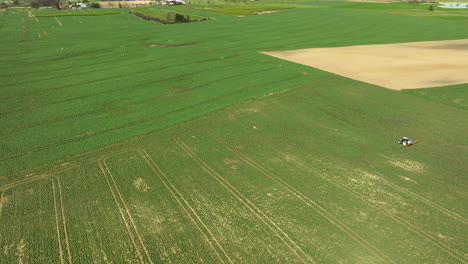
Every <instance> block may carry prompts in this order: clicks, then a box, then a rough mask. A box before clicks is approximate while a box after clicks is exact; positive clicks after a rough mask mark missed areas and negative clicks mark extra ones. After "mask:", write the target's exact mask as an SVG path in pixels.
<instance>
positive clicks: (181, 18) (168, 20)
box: [129, 11, 209, 24]
mask: <svg viewBox="0 0 468 264" xmlns="http://www.w3.org/2000/svg"><path fill="white" fill-rule="evenodd" d="M129 13H130V14H133V15H135V16H137V17H139V18H142V19H144V20H151V21H156V22H159V23H161V24H174V23H188V22H198V21H204V20H208V19H209V18H207V17H203V18H199V19H198V18H197V19H193V18H191V17H190V16H188V15H184V14H179V13H174V12H167V13H166V17H165V18H164V19H163V18H159V17H152V16H148V15H145V14H143V13H139V12H132V11H130V12H129Z"/></svg>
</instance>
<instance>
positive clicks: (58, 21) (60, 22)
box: [54, 17, 63, 27]
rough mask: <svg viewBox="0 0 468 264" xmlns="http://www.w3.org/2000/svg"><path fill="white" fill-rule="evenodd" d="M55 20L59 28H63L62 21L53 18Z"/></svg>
mask: <svg viewBox="0 0 468 264" xmlns="http://www.w3.org/2000/svg"><path fill="white" fill-rule="evenodd" d="M54 18H55V20H56V21H57V24H58V25H59V26H61V27H63V24H62V21H60V20H59V19H58V18H57V17H54Z"/></svg>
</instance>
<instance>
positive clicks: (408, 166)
mask: <svg viewBox="0 0 468 264" xmlns="http://www.w3.org/2000/svg"><path fill="white" fill-rule="evenodd" d="M389 162H390V163H391V164H393V165H395V166H397V167H400V168H402V169H404V170H407V171H411V172H423V171H424V165H423V164H422V163H420V162H417V161H412V160H405V161H403V162H401V161H396V160H394V161H389Z"/></svg>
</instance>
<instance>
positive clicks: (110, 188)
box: [98, 159, 145, 263]
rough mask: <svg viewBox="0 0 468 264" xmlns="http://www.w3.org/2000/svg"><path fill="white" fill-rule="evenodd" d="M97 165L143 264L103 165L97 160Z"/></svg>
mask: <svg viewBox="0 0 468 264" xmlns="http://www.w3.org/2000/svg"><path fill="white" fill-rule="evenodd" d="M98 165H99V167H100V169H101V172H102V174H103V176H104V178H105V180H106V182H107V186H108V187H109V191H110V192H111V194H112V197H113V199H114V202H115V204H116V206H117V209H118V210H119V213H120V217H121V218H122V222H123V224H124V226H125V228H126V229H127V234H128V236H129V237H130V241H131V242H132V245H133V248H134V249H135V253H136V254H137V256H138V258H139V260H140V263H145V262H144V260H143V256H142V255H141V253H140V249H139V248H138V247H137V245H136V242H135V239H134V238H133V235H132V232H131V231H130V226H129V225H130V224H129V223H128V221H127V219H125V216H124V212H123V211H124V210H123V209H122V207H121V205H120V204H119V201H118V199H117V197H116V195H115V193H114V190H113V189H112V186H111V184H110V181H109V179H108V175H107V173H106V171H105V169H104V165H103V164H102V160H101V159H99V160H98Z"/></svg>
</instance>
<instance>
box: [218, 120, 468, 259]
mask: <svg viewBox="0 0 468 264" xmlns="http://www.w3.org/2000/svg"><path fill="white" fill-rule="evenodd" d="M238 127H240V128H241V129H243V130H245V128H243V127H242V126H240V125H239V126H238ZM219 140H221V139H220V138H219ZM259 140H260V141H263V142H264V143H265V144H267V145H268V146H270V147H271V148H273V149H275V151H277V152H278V153H281V154H282V155H286V156H288V157H289V158H290V159H291V160H294V161H295V162H296V163H297V164H300V165H303V166H305V167H308V168H310V169H311V170H313V171H314V172H315V173H316V175H319V176H320V177H321V178H322V179H324V180H326V181H328V182H329V183H331V184H333V185H335V186H337V187H339V188H341V189H343V190H344V191H347V192H349V193H351V194H352V195H353V196H355V197H357V198H359V199H360V200H362V201H364V202H365V203H368V204H370V205H372V206H373V207H374V208H376V209H378V210H379V211H381V212H382V213H384V214H385V215H387V216H388V217H390V218H392V219H393V220H395V221H396V222H398V223H400V224H401V225H403V226H405V227H406V228H408V229H409V230H411V231H412V232H414V233H415V234H417V235H419V236H421V237H422V238H423V239H425V240H426V241H428V242H430V243H431V244H433V245H435V246H437V247H438V248H440V249H442V250H443V251H445V252H447V253H448V254H449V255H451V256H452V257H454V258H456V259H457V260H459V261H461V262H464V261H465V260H464V258H465V256H464V253H463V252H460V251H459V250H457V249H454V248H451V247H450V246H448V245H447V244H445V243H443V242H440V241H439V240H437V239H435V238H433V237H432V235H431V234H428V233H427V232H426V231H424V230H422V229H421V228H419V227H418V226H416V225H415V224H412V223H409V222H408V221H406V220H405V219H403V218H402V217H399V216H397V215H396V214H394V213H392V212H390V211H389V210H388V209H386V208H384V207H383V206H381V205H379V204H376V203H374V202H371V201H369V200H368V199H367V198H366V197H365V196H363V195H362V194H360V193H359V192H357V191H355V190H353V189H351V188H350V187H348V186H347V185H346V184H345V183H342V182H341V181H339V180H337V179H335V178H334V177H332V176H330V175H328V174H326V173H324V172H321V171H320V170H318V169H317V168H315V167H314V166H312V165H310V164H308V163H306V162H304V161H302V160H300V159H299V158H297V157H295V156H293V155H291V154H289V153H287V152H283V151H281V150H278V149H276V148H275V147H274V144H272V143H271V142H267V141H266V140H265V139H264V138H259ZM226 146H227V147H229V146H228V145H226ZM229 149H230V150H232V151H233V152H234V153H236V154H237V155H239V157H240V158H246V157H244V155H243V154H241V153H240V152H238V151H237V150H235V149H234V148H231V147H229ZM246 159H248V158H246ZM267 172H268V171H267ZM408 192H409V191H408ZM414 195H415V196H417V195H416V194H414ZM425 200H426V199H424V198H421V201H425ZM428 205H429V206H431V207H432V205H431V204H428ZM439 207H440V206H438V207H433V208H435V209H436V210H439V211H440V208H439ZM442 208H443V207H442ZM447 211H448V210H444V211H442V212H443V213H444V214H446V213H447ZM448 212H450V211H448ZM453 214H455V213H449V214H448V215H449V216H451V217H453ZM455 215H456V214H455ZM456 220H458V221H459V219H458V218H456ZM463 221H465V220H464V219H463ZM463 223H464V222H463Z"/></svg>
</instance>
